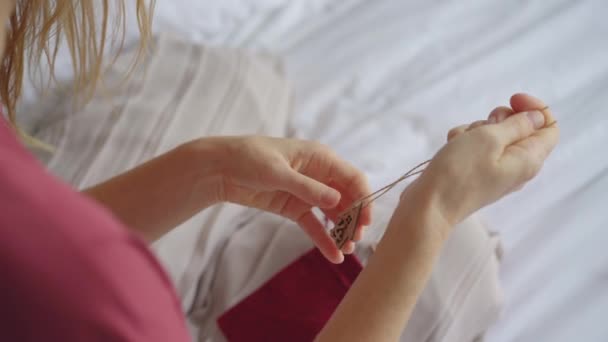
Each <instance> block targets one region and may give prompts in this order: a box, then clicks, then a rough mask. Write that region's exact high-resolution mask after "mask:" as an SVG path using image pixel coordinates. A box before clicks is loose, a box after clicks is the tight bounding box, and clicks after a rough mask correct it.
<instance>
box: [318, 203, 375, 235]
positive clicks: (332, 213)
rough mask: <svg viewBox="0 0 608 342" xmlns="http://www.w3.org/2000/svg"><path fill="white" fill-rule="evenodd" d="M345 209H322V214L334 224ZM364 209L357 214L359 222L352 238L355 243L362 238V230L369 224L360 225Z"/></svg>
mask: <svg viewBox="0 0 608 342" xmlns="http://www.w3.org/2000/svg"><path fill="white" fill-rule="evenodd" d="M369 206H370V205H368V207H369ZM345 209H346V207H343V208H341V209H336V208H332V209H323V213H324V214H325V216H326V217H328V218H329V219H330V220H331V221H332V222H333V223H334V224H335V223H336V222H337V221H338V216H339V215H340V214H342V213H343V212H344V210H345ZM365 209H367V208H363V209H362V210H361V213H359V220H358V221H359V222H357V227H356V228H355V234H354V236H353V241H355V242H356V241H359V240H361V238H362V236H363V230H364V229H365V227H366V225H369V224H370V223H371V222H370V223H362V222H363V218H361V216H362V215H363V212H364V210H365ZM368 221H369V220H368Z"/></svg>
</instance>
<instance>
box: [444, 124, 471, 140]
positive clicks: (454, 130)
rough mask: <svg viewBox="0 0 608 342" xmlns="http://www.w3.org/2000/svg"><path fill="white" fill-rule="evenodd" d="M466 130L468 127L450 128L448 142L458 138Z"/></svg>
mask: <svg viewBox="0 0 608 342" xmlns="http://www.w3.org/2000/svg"><path fill="white" fill-rule="evenodd" d="M467 128H469V125H462V126H458V127H454V128H452V129H451V130H450V131H449V132H448V141H450V140H452V139H454V138H455V137H457V136H459V135H460V134H462V133H464V132H466V130H467Z"/></svg>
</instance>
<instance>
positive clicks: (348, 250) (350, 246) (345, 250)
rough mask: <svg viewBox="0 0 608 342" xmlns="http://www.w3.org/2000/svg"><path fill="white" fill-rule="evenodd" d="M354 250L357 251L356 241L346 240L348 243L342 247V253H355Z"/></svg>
mask: <svg viewBox="0 0 608 342" xmlns="http://www.w3.org/2000/svg"><path fill="white" fill-rule="evenodd" d="M354 251H355V243H354V242H352V241H346V243H345V244H344V246H343V247H342V253H344V254H353V252H354Z"/></svg>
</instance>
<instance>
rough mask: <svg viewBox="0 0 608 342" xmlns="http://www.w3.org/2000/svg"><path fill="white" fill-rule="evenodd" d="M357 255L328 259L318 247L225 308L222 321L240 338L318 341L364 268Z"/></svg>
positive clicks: (234, 339)
mask: <svg viewBox="0 0 608 342" xmlns="http://www.w3.org/2000/svg"><path fill="white" fill-rule="evenodd" d="M361 269H362V267H361V264H360V263H359V261H358V260H357V259H356V257H354V256H353V255H347V256H346V257H345V260H344V263H342V264H340V265H334V264H332V263H330V262H328V261H327V260H326V259H325V258H324V257H323V255H321V253H320V252H319V250H318V249H316V248H315V249H313V250H311V251H309V252H308V253H306V254H305V255H303V256H302V257H300V258H299V259H298V260H296V261H294V262H293V263H292V264H290V265H289V266H287V267H286V268H285V269H283V270H282V271H281V272H279V273H277V274H276V275H275V276H274V277H273V278H271V279H270V280H269V281H268V282H267V283H265V284H264V285H263V286H262V287H260V288H259V289H258V290H256V291H255V292H254V293H252V294H251V295H249V296H248V297H247V298H245V299H244V300H243V301H241V302H240V303H238V304H237V305H236V306H234V307H233V308H231V309H230V310H228V311H227V312H225V313H224V314H223V315H222V316H221V317H220V318H219V319H218V324H219V327H220V329H221V330H222V332H223V333H224V335H225V336H226V338H227V339H228V340H229V341H231V342H238V341H312V340H314V338H315V336H316V335H317V334H318V333H319V331H321V328H323V326H324V325H325V323H326V322H327V321H328V320H329V318H330V316H331V315H332V313H333V312H334V310H335V309H336V307H337V306H338V304H339V303H340V301H341V300H342V298H343V297H344V295H345V294H346V291H347V290H348V289H349V288H350V286H351V285H352V283H353V282H354V281H355V278H356V277H357V275H358V274H359V272H361Z"/></svg>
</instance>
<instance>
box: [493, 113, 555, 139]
mask: <svg viewBox="0 0 608 342" xmlns="http://www.w3.org/2000/svg"><path fill="white" fill-rule="evenodd" d="M544 125H545V116H544V115H543V113H541V112H539V111H537V110H534V111H530V112H523V113H517V114H515V115H512V116H510V117H508V118H507V119H506V120H505V121H503V122H501V123H499V124H497V125H495V126H494V127H492V128H493V129H495V130H496V133H497V136H498V138H499V140H500V142H501V144H502V145H503V146H509V145H511V144H513V143H515V142H517V141H519V140H522V139H525V138H527V137H529V136H530V135H532V134H533V133H534V132H535V131H536V130H538V129H541V128H543V126H544Z"/></svg>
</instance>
